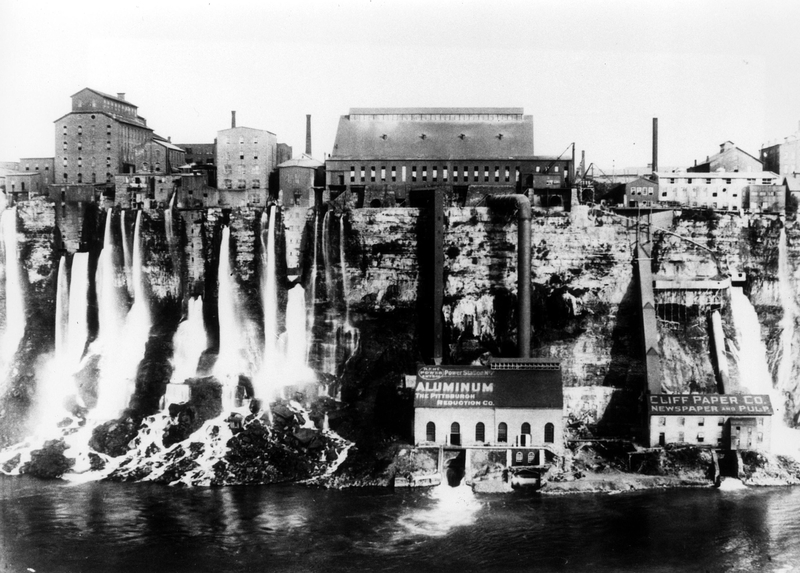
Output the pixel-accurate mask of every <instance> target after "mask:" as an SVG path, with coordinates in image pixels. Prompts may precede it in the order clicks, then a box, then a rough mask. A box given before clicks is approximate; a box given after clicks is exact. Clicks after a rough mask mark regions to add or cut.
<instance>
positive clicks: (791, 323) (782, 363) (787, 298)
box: [777, 228, 800, 411]
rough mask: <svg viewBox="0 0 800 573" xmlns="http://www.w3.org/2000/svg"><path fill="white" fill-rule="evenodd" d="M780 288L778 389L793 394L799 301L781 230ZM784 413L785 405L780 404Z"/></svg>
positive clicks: (784, 237)
mask: <svg viewBox="0 0 800 573" xmlns="http://www.w3.org/2000/svg"><path fill="white" fill-rule="evenodd" d="M778 287H779V292H780V301H781V306H782V307H783V317H782V318H781V322H780V327H781V337H780V352H779V362H778V365H777V387H778V388H779V389H780V390H781V391H782V392H787V391H788V392H793V390H794V386H795V382H794V381H793V379H792V378H793V367H794V362H795V360H794V359H795V357H796V356H797V354H798V349H793V348H792V342H793V340H794V336H795V322H796V320H797V317H798V315H800V308H798V305H797V301H796V300H795V297H794V289H793V288H792V273H791V270H790V268H789V259H788V256H787V244H786V230H785V229H784V228H781V234H780V239H779V242H778ZM780 406H781V411H783V408H782V406H783V404H780Z"/></svg>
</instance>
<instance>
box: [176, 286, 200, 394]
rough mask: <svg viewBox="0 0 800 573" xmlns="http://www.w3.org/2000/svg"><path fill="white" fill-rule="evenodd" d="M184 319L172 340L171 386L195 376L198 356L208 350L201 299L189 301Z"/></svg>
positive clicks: (198, 360)
mask: <svg viewBox="0 0 800 573" xmlns="http://www.w3.org/2000/svg"><path fill="white" fill-rule="evenodd" d="M188 306H189V308H188V312H187V316H186V319H185V320H183V321H181V323H180V324H179V325H178V329H177V330H176V331H175V336H174V338H173V347H174V348H175V351H174V352H173V355H172V365H173V368H174V369H173V371H172V379H171V382H172V383H173V384H180V383H182V382H184V381H185V380H186V379H187V378H191V377H193V376H195V375H196V374H197V365H198V363H199V362H200V356H201V355H202V354H203V351H205V350H206V348H208V335H207V334H206V326H205V322H204V321H203V297H201V296H198V297H195V298H192V299H189V305H188Z"/></svg>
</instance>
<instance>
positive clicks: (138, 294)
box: [92, 210, 151, 420]
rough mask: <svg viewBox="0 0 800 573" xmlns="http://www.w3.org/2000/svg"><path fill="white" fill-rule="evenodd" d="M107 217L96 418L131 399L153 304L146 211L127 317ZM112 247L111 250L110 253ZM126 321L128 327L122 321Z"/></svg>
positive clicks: (106, 416)
mask: <svg viewBox="0 0 800 573" xmlns="http://www.w3.org/2000/svg"><path fill="white" fill-rule="evenodd" d="M107 217H108V218H107V219H106V241H107V242H104V243H103V250H102V252H101V253H100V263H99V264H98V271H97V272H98V275H99V276H100V280H98V281H97V282H98V283H100V285H101V287H102V290H100V289H98V291H99V292H98V299H99V300H100V321H99V322H100V333H99V337H98V339H99V340H100V341H101V342H102V343H101V345H100V353H101V359H100V376H99V380H98V385H97V393H98V396H97V406H96V407H95V409H94V410H93V411H92V417H93V418H95V419H101V420H103V419H106V420H107V419H112V418H114V417H116V416H117V415H119V414H120V412H122V410H124V409H125V408H126V407H127V406H128V402H129V401H130V397H131V395H132V394H133V390H134V387H135V383H136V371H137V369H138V366H139V363H140V362H141V360H142V358H143V357H144V350H145V345H146V344H147V339H148V337H149V334H150V325H151V318H150V308H149V302H148V300H147V297H146V293H145V288H144V282H143V269H142V256H143V255H142V238H141V222H142V212H141V211H138V212H137V214H136V227H135V230H134V239H133V256H132V260H131V264H132V269H131V277H132V283H133V284H132V287H133V288H132V290H133V306H131V309H130V311H129V312H128V314H127V317H126V318H125V319H124V321H123V319H122V318H121V305H120V302H119V299H118V297H117V296H116V294H117V293H116V284H115V274H116V273H115V268H114V259H113V244H112V240H111V212H110V210H109V214H108V216H107ZM107 251H108V253H106V252H107ZM123 322H124V328H122V329H120V324H122V323H123Z"/></svg>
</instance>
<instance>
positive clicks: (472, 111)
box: [350, 107, 524, 115]
mask: <svg viewBox="0 0 800 573" xmlns="http://www.w3.org/2000/svg"><path fill="white" fill-rule="evenodd" d="M523 113H524V109H523V108H521V107H351V108H350V115H423V114H429V115H478V114H480V115H497V114H506V115H522V114H523Z"/></svg>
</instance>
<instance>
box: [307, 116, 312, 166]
mask: <svg viewBox="0 0 800 573" xmlns="http://www.w3.org/2000/svg"><path fill="white" fill-rule="evenodd" d="M306 155H308V156H309V157H311V115H310V114H306Z"/></svg>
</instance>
